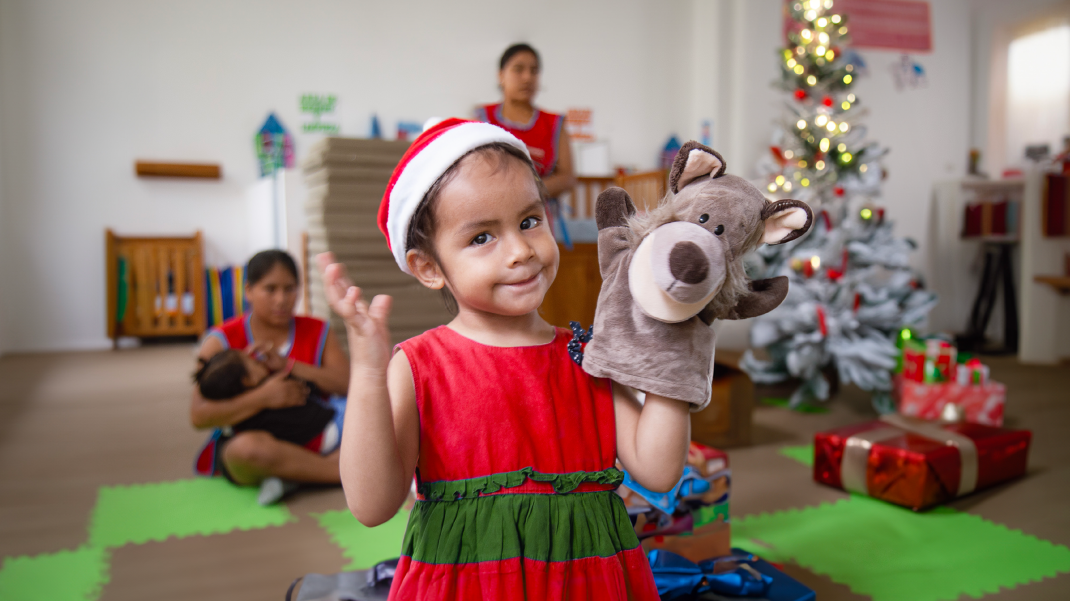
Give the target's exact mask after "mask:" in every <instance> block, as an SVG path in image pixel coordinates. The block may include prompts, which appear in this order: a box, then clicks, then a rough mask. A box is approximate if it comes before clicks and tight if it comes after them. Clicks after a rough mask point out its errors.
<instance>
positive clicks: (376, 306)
mask: <svg viewBox="0 0 1070 601" xmlns="http://www.w3.org/2000/svg"><path fill="white" fill-rule="evenodd" d="M393 304H394V299H393V298H392V297H390V296H388V295H386V294H380V295H378V296H376V297H375V298H373V299H372V303H371V305H369V306H368V316H369V317H371V318H372V319H374V320H375V321H378V322H386V320H387V318H388V317H390V308H391V307H392V306H393Z"/></svg>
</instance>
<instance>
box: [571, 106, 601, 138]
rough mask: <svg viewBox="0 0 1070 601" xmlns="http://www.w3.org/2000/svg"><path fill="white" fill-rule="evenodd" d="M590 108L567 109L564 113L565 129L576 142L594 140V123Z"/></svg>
mask: <svg viewBox="0 0 1070 601" xmlns="http://www.w3.org/2000/svg"><path fill="white" fill-rule="evenodd" d="M592 113H593V111H592V110H591V109H586V108H574V109H568V112H567V113H566V114H565V130H566V131H567V132H568V136H569V137H570V138H572V140H573V141H576V142H593V141H594V123H593V121H592Z"/></svg>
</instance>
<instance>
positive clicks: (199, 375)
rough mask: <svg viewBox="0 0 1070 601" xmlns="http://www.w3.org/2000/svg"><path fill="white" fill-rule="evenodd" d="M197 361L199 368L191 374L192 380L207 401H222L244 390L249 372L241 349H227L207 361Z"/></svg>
mask: <svg viewBox="0 0 1070 601" xmlns="http://www.w3.org/2000/svg"><path fill="white" fill-rule="evenodd" d="M198 361H199V362H200V368H199V369H197V372H196V373H194V374H193V381H194V382H196V383H197V388H199V389H200V391H201V396H202V397H204V398H206V399H208V400H209V401H224V400H227V399H232V398H234V397H236V396H238V395H239V394H241V393H243V392H245V388H246V387H245V377H246V376H247V375H248V373H249V372H248V371H246V369H245V361H244V360H243V359H242V356H241V351H239V350H235V349H227V350H225V351H220V352H218V353H216V354H214V355H212V358H211V359H208V360H207V361H205V360H204V359H198Z"/></svg>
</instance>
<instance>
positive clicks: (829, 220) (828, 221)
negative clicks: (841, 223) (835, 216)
mask: <svg viewBox="0 0 1070 601" xmlns="http://www.w3.org/2000/svg"><path fill="white" fill-rule="evenodd" d="M818 216H819V217H821V218H822V219H824V220H825V229H826V230H828V231H830V232H831V231H832V217H830V216H829V212H828V211H826V210H824V209H821V212H820V213H819V214H818Z"/></svg>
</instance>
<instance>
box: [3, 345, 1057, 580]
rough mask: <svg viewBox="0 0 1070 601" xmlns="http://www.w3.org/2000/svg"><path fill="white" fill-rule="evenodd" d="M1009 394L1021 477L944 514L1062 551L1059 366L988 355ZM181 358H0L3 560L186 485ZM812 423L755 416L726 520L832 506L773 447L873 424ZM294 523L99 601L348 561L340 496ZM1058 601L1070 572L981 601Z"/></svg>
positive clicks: (859, 400) (150, 574) (213, 542)
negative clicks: (335, 532)
mask: <svg viewBox="0 0 1070 601" xmlns="http://www.w3.org/2000/svg"><path fill="white" fill-rule="evenodd" d="M988 363H989V364H990V365H991V366H992V374H993V377H994V378H995V379H997V380H1000V381H1002V382H1005V383H1006V384H1007V388H1008V391H1009V392H1008V409H1007V413H1008V421H1009V425H1011V426H1014V427H1022V428H1029V429H1031V430H1033V433H1034V439H1033V450H1032V455H1031V459H1030V471H1029V475H1028V476H1027V477H1026V478H1024V479H1022V480H1019V481H1017V482H1014V483H1012V484H1009V485H1005V486H1001V487H997V488H996V489H993V490H990V491H986V492H982V493H979V494H976V495H972V496H970V497H968V498H966V499H963V500H960V501H958V502H956V503H955V504H954V505H953V506H954V507H955V508H957V509H959V510H963V511H969V512H971V513H975V514H978V515H981V516H982V517H984V518H986V519H989V520H992V521H994V522H997V523H1001V524H1006V525H1007V526H1009V527H1011V528H1016V529H1021V530H1023V531H1024V532H1026V533H1029V534H1033V535H1036V536H1038V537H1041V538H1043V539H1047V540H1050V541H1053V542H1055V543H1058V544H1061V545H1068V546H1070V511H1068V509H1070V369H1068V368H1066V367H1062V368H1050V367H1048V368H1044V367H1026V366H1020V365H1018V364H1017V363H1016V362H1015V361H1014V360H1013V359H990V360H988ZM192 366H193V348H192V347H191V346H188V345H180V346H154V347H146V348H140V349H134V350H125V351H119V352H99V353H69V354H41V355H21V356H19V355H16V356H5V357H3V358H0V558H6V557H14V556H20V555H31V556H32V555H38V554H42V553H52V552H55V551H59V550H63V549H75V548H77V547H78V546H79V545H82V544H84V543H85V542H86V532H87V530H86V529H87V519H88V516H89V512H90V510H91V509H92V507H93V504H94V502H95V500H96V495H97V490H98V488H99V487H100V486H102V485H117V484H134V483H145V482H160V481H166V480H176V479H183V478H189V477H191V471H190V468H191V461H192V457H193V454H194V452H195V450H196V449H197V447H198V445H199V444H200V443H201V442H202V440H203V437H204V436H203V434H202V433H199V432H195V431H193V430H192V428H190V426H189V420H188V414H187V398H188V397H187V395H188V394H189V387H190V384H189V373H190V371H191V369H192ZM831 408H832V410H831V411H830V412H828V413H824V414H799V413H793V412H788V411H786V410H782V409H776V408H770V407H763V408H759V409H758V410H757V412H756V414H755V444H754V445H753V446H750V447H747V448H741V449H733V450H731V451H730V456H731V463H732V471H733V490H732V512H733V514H734V515H736V516H741V515H746V514H753V513H759V512H766V511H776V510H781V509H787V508H791V507H803V506H807V505H814V504H816V503H819V502H822V501H830V500H836V499H840V498H843V494H842V493H840V492H838V491H835V490H831V489H828V488H825V487H822V486H819V485H817V484H814V483H813V482H812V481H811V480H810V478H809V473H808V471H807V470H805V469H800V467H799V466H798V464H795V463H793V462H792V461H791V460H789V459H787V458H785V457H783V456H781V455H779V454H778V453H777V449H779V448H780V447H782V446H784V445H789V444H805V443H807V442H810V440H811V439H812V434H813V433H814V432H815V431H819V430H822V429H825V428H828V427H832V426H838V425H843V424H848V423H851V422H856V421H860V420H862V419H865V418H868V417H870V416H872V411H871V409H870V408H869V406H868V400H867V399H866V397H865V395H864V394H862V393H860V392H859V391H857V390H852V389H847V390H845V391H844V392H843V393H841V395H840V396H839V397H838V398H837V399H835V400H834V401H833V403H832V404H831ZM289 507H290V510H291V512H292V513H293V514H294V515H295V516H297V518H298V520H297V521H296V522H292V523H290V524H287V525H285V526H281V527H272V528H266V529H263V530H252V531H245V532H233V533H230V534H226V535H215V536H207V537H202V536H192V537H188V538H184V539H172V540H167V541H164V542H151V543H147V544H143V545H136V546H134V545H128V546H126V547H122V548H119V549H117V550H115V552H114V553H113V554H112V557H111V572H110V581H109V582H108V584H107V585H106V586H105V587H104V590H103V594H102V596H101V599H102V600H108V601H112V600H116V601H117V600H127V599H129V600H135V599H136V600H144V599H154V600H156V601H170V600H179V599H182V600H185V599H199V600H203V601H211V600H216V599H218V600H224V599H225V600H228V601H240V600H244V599H249V600H254V599H255V600H261V599H281V598H282V595H283V593H284V591H285V589H286V586H287V585H288V584H289V583H290V581H291V580H292V579H293V578H294V577H296V576H298V575H301V574H303V573H306V572H313V571H315V572H323V573H330V572H335V571H338V570H339V569H341V567H342V566H343V565H344V564H345V563H346V561H345V560H344V559H343V557H342V555H341V551H340V550H339V549H338V548H337V547H336V546H334V545H333V544H332V543H331V542H330V540H329V539H328V535H327V534H326V532H324V531H323V530H322V529H321V528H319V526H318V525H317V523H316V521H315V520H314V519H313V518H312V517H310V515H309V514H310V513H315V512H322V511H325V510H329V509H343V508H344V507H345V504H344V501H343V498H342V494H341V491H340V490H338V489H328V490H320V491H315V492H310V493H302V494H299V495H297V496H296V497H295V498H293V499H292V500H291V501H289ZM787 569H788V571H789V572H790V573H792V574H793V575H794V576H796V577H797V578H799V579H800V580H803V581H804V582H806V583H807V584H809V585H810V586H811V587H813V588H815V589H816V590H818V592H819V597H818V598H819V599H822V600H823V601H826V600H836V599H863V598H864V597H859V596H857V595H854V594H852V593H851V592H850V591H848V590H847V589H846V588H845V587H843V586H840V585H837V584H835V583H833V582H831V581H829V580H828V579H827V578H825V577H822V576H818V575H814V574H812V573H809V572H807V571H806V570H804V569H802V568H799V567H797V566H791V565H789V566H788V567H787ZM986 599H994V600H1005V599H1006V600H1010V599H1022V600H1025V599H1030V600H1033V599H1053V600H1054V599H1070V575H1066V574H1064V575H1062V576H1060V577H1058V578H1054V579H1048V580H1045V581H1042V582H1039V583H1035V584H1031V585H1028V586H1025V587H1020V588H1017V589H1014V590H1010V591H1003V592H1001V593H999V594H998V595H993V596H990V597H986Z"/></svg>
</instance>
